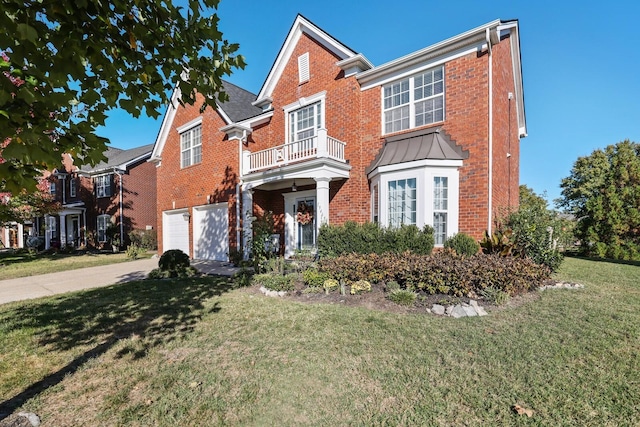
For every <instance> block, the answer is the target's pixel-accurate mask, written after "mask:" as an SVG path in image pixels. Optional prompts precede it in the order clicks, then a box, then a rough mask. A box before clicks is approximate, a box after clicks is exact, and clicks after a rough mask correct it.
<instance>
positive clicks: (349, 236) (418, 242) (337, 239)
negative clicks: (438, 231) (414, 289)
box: [318, 221, 434, 258]
mask: <svg viewBox="0 0 640 427" xmlns="http://www.w3.org/2000/svg"><path fill="white" fill-rule="evenodd" d="M433 245H434V237H433V228H431V227H429V226H425V227H424V228H423V229H422V230H420V229H419V228H418V227H416V226H415V225H404V226H402V227H400V228H397V229H394V228H381V227H379V226H378V225H377V224H374V223H370V222H369V223H365V224H356V223H355V222H352V221H347V222H346V223H345V224H344V225H329V224H324V225H323V226H322V227H321V228H320V234H319V235H318V253H319V255H320V256H321V257H324V258H327V257H337V256H340V255H346V254H351V253H357V254H370V253H376V254H384V253H403V252H405V251H411V252H413V253H418V254H430V253H431V251H432V250H433Z"/></svg>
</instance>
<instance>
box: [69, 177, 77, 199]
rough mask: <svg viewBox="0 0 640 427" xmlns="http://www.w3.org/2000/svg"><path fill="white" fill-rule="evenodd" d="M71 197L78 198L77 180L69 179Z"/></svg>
mask: <svg viewBox="0 0 640 427" xmlns="http://www.w3.org/2000/svg"><path fill="white" fill-rule="evenodd" d="M69 197H76V178H71V179H69Z"/></svg>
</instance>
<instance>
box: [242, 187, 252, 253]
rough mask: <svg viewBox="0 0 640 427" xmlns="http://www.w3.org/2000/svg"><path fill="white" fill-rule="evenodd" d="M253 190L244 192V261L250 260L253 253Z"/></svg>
mask: <svg viewBox="0 0 640 427" xmlns="http://www.w3.org/2000/svg"><path fill="white" fill-rule="evenodd" d="M252 222H253V190H250V189H245V190H244V191H243V192H242V233H243V236H242V242H243V245H242V246H243V248H244V259H249V255H250V253H251V247H250V246H251V240H252V239H253V226H252Z"/></svg>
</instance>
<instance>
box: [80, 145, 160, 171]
mask: <svg viewBox="0 0 640 427" xmlns="http://www.w3.org/2000/svg"><path fill="white" fill-rule="evenodd" d="M152 149H153V144H147V145H143V146H141V147H136V148H131V149H129V150H121V149H119V148H116V147H109V148H108V149H107V151H105V153H104V155H105V157H106V158H107V161H106V162H100V163H98V164H97V165H95V166H90V165H82V166H80V167H79V170H80V171H81V172H85V173H89V174H95V173H100V172H107V171H111V170H113V169H121V170H125V169H127V167H129V166H130V165H132V164H134V163H136V162H138V161H141V160H146V159H148V158H149V157H150V156H151V150H152Z"/></svg>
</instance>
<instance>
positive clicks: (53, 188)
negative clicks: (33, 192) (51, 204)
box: [49, 181, 57, 197]
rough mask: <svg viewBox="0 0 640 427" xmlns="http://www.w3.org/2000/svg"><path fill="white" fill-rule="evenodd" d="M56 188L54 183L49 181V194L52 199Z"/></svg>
mask: <svg viewBox="0 0 640 427" xmlns="http://www.w3.org/2000/svg"><path fill="white" fill-rule="evenodd" d="M56 186H57V182H56V181H49V194H51V195H52V196H54V197H55V196H56Z"/></svg>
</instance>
